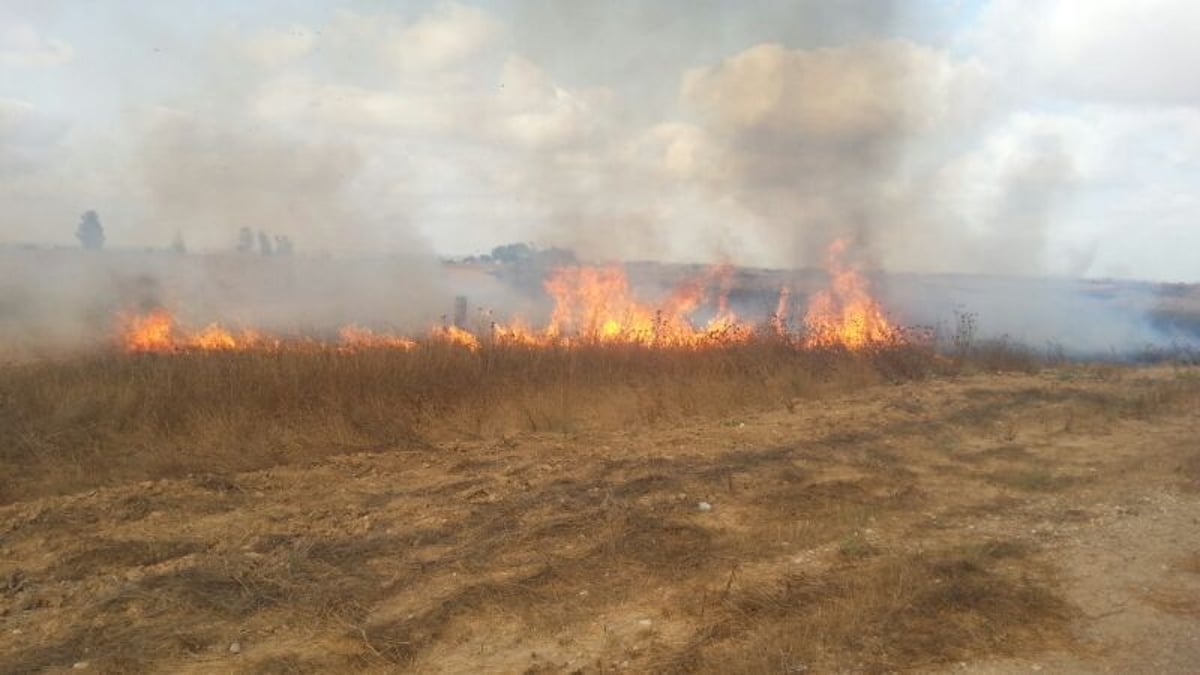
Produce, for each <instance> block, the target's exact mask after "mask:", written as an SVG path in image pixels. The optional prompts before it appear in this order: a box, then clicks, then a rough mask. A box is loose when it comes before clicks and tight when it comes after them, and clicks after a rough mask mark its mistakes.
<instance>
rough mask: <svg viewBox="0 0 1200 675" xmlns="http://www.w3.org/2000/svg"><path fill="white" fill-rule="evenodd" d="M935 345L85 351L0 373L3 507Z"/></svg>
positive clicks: (884, 367) (889, 374) (833, 378)
mask: <svg viewBox="0 0 1200 675" xmlns="http://www.w3.org/2000/svg"><path fill="white" fill-rule="evenodd" d="M946 368H948V364H947V363H946V362H945V361H944V360H942V359H940V358H939V357H936V356H935V355H934V354H933V353H932V351H931V350H929V349H926V348H920V347H910V346H903V345H900V346H890V347H886V348H880V349H876V350H868V351H864V352H858V353H849V352H845V351H839V350H797V349H795V348H793V347H791V346H788V345H784V344H780V343H777V342H771V341H762V342H757V343H753V344H748V345H730V346H728V347H721V348H713V349H706V350H699V351H695V350H686V349H678V350H674V349H646V348H640V347H633V346H595V347H577V348H572V349H566V348H563V349H529V348H520V347H509V346H498V345H489V346H485V347H484V348H483V349H482V350H480V351H478V352H470V351H467V350H465V349H460V348H457V347H454V346H452V345H446V344H439V343H429V344H424V345H422V346H421V347H420V348H418V349H416V350H413V351H411V352H405V351H396V350H387V349H378V350H365V351H359V352H355V353H341V352H337V351H334V350H313V351H303V352H281V353H262V352H254V353H182V354H170V355H155V354H145V355H119V354H107V355H93V356H85V357H80V358H77V359H74V360H69V361H63V362H41V363H32V364H24V365H16V366H10V367H6V368H3V369H0V503H4V502H9V501H13V500H15V499H20V498H26V497H30V496H36V495H39V494H61V493H66V492H71V491H76V490H80V489H86V488H89V487H95V486H97V485H104V484H111V483H113V482H117V481H122V480H142V479H151V478H161V477H177V476H182V475H187V474H190V473H199V472H209V473H212V472H215V473H223V472H229V471H241V470H250V469H257V468H263V467H267V466H273V465H278V464H284V463H290V462H297V461H306V460H310V459H314V458H318V457H321V456H326V455H329V454H333V453H338V452H346V451H362V450H371V449H396V448H401V449H402V448H405V447H410V448H411V447H416V446H420V445H421V444H422V443H423V442H424V441H423V440H422V439H436V438H440V437H454V438H462V437H485V436H492V435H497V434H502V433H507V432H512V431H516V430H530V431H553V432H562V433H570V432H573V431H576V430H579V429H586V428H596V427H608V428H620V427H627V426H630V425H634V426H637V425H655V424H660V423H664V422H671V421H677V420H680V419H686V418H689V417H696V416H719V417H730V416H733V415H736V414H738V413H741V412H744V411H747V410H756V409H763V408H772V407H775V406H782V405H794V401H795V400H797V399H804V398H811V397H814V396H819V395H822V394H824V393H829V392H835V391H845V390H848V389H857V388H861V387H863V386H865V385H869V384H873V383H878V382H894V381H902V380H906V379H912V378H920V377H925V376H927V375H930V374H932V373H935V372H944V371H945V370H946Z"/></svg>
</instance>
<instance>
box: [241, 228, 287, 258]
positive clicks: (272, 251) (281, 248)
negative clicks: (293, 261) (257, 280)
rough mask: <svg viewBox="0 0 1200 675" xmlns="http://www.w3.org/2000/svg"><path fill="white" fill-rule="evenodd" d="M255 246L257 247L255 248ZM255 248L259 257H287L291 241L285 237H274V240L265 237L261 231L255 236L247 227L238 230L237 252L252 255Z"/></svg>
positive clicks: (264, 233)
mask: <svg viewBox="0 0 1200 675" xmlns="http://www.w3.org/2000/svg"><path fill="white" fill-rule="evenodd" d="M256 245H257V246H256ZM256 248H257V252H258V254H259V255H261V256H264V257H270V256H287V255H291V254H292V251H293V250H294V249H293V248H292V239H291V237H288V236H287V235H278V234H277V235H275V236H274V238H272V237H270V236H268V235H267V233H266V232H263V231H262V230H259V231H258V235H257V236H255V234H254V231H253V230H251V229H250V228H248V227H243V228H242V229H241V230H238V243H237V250H238V252H239V253H254V252H255V249H256Z"/></svg>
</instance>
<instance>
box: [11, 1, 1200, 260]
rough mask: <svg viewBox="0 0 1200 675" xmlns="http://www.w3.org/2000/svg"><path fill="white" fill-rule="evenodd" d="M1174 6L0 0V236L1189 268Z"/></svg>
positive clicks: (1196, 173)
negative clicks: (851, 250)
mask: <svg viewBox="0 0 1200 675" xmlns="http://www.w3.org/2000/svg"><path fill="white" fill-rule="evenodd" d="M1195 35H1200V3H1196V2H1194V1H1192V0H1142V1H1137V2H1135V1H1133V0H1128V1H1123V2H1122V1H1118V0H973V1H955V0H914V1H910V2H894V3H889V2H886V1H883V0H846V1H844V2H837V3H830V2H824V1H816V0H807V1H806V0H800V1H791V2H774V1H768V0H756V1H748V2H744V3H727V2H720V1H718V0H690V1H687V2H684V1H675V2H668V1H665V0H651V1H646V2H628V1H621V0H613V1H611V2H577V3H576V2H572V3H566V2H556V1H554V0H511V1H500V0H490V1H486V2H466V1H463V2H443V1H440V0H435V1H433V2H384V1H382V0H376V1H367V0H360V1H357V2H354V1H350V2H331V1H322V0H299V1H293V2H283V1H281V0H267V1H263V2H254V3H245V2H234V1H232V0H218V1H209V2H188V1H185V0H177V1H173V2H163V3H145V2H140V1H133V0H106V1H103V2H81V1H73V2H67V1H63V0H38V1H36V2H34V1H31V0H0V242H38V243H47V244H73V243H74V238H73V231H74V227H75V224H76V223H77V222H78V220H79V217H80V214H81V213H82V212H83V211H85V210H87V209H95V210H97V211H98V212H99V213H100V217H101V220H102V221H103V223H104V226H105V230H106V233H107V236H108V243H109V245H110V246H113V247H142V246H167V245H169V244H170V243H171V242H172V240H174V239H175V237H176V236H179V237H181V238H182V239H183V240H184V241H185V242H186V243H187V245H188V246H189V248H190V249H192V250H197V251H203V250H211V251H219V250H225V249H229V248H232V247H233V246H234V245H235V244H236V238H237V231H238V229H239V228H241V227H249V228H251V229H253V230H265V231H266V232H268V233H270V234H279V235H287V236H289V237H290V238H291V239H292V240H293V241H294V242H295V244H296V246H297V248H298V249H299V250H301V251H304V250H307V251H331V252H337V253H404V252H420V253H433V254H437V255H441V256H453V255H466V254H472V253H481V252H486V251H488V250H489V249H491V248H492V247H493V246H496V245H499V244H503V243H507V242H513V241H527V242H531V243H534V244H536V245H539V246H565V247H570V248H573V249H574V250H576V251H577V252H578V253H579V254H580V255H581V256H582V257H584V258H585V259H589V260H596V261H603V260H631V259H661V260H678V261H699V262H703V261H718V260H726V261H731V262H734V263H738V264H743V265H754V266H770V267H795V266H809V265H814V264H819V263H820V260H821V257H822V252H823V251H824V249H825V247H826V246H827V244H828V242H829V241H830V240H831V239H833V238H835V237H848V238H851V239H852V240H853V241H854V242H855V243H856V244H858V245H859V246H860V248H861V250H863V251H864V252H865V253H864V255H865V256H867V257H869V258H870V259H871V261H872V262H873V263H874V264H876V265H878V266H879V267H881V268H883V269H886V270H889V271H897V272H901V271H913V272H931V273H975V274H1013V275H1052V276H1068V277H1118V278H1137V279H1147V280H1156V281H1187V282H1197V281H1200V255H1197V253H1196V252H1197V251H1200V191H1198V190H1197V189H1196V187H1195V186H1197V185H1200V76H1197V75H1196V72H1195V66H1194V64H1196V63H1200V40H1196V39H1195V38H1194V36H1195Z"/></svg>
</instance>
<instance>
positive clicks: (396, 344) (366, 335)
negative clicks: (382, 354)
mask: <svg viewBox="0 0 1200 675" xmlns="http://www.w3.org/2000/svg"><path fill="white" fill-rule="evenodd" d="M338 338H339V341H340V344H341V347H342V349H343V350H345V351H353V350H356V349H379V348H390V349H405V350H407V349H412V348H413V347H416V346H417V343H416V342H415V341H414V340H410V339H408V338H406V337H400V336H399V335H388V334H385V333H376V332H375V331H373V330H371V329H370V328H363V327H361V326H359V325H357V324H350V325H349V326H343V327H342V328H341V330H339V331H338Z"/></svg>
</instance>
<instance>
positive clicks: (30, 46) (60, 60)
mask: <svg viewBox="0 0 1200 675" xmlns="http://www.w3.org/2000/svg"><path fill="white" fill-rule="evenodd" d="M74 56H75V50H74V49H72V48H71V45H69V44H67V43H66V42H63V41H62V40H56V39H53V38H46V37H43V36H42V35H40V34H39V33H38V31H37V29H35V28H34V27H33V25H32V24H29V23H25V22H19V21H13V22H6V23H5V24H4V25H0V66H4V67H9V68H50V67H53V66H59V65H62V64H64V63H68V62H69V61H71V59H73V58H74Z"/></svg>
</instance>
